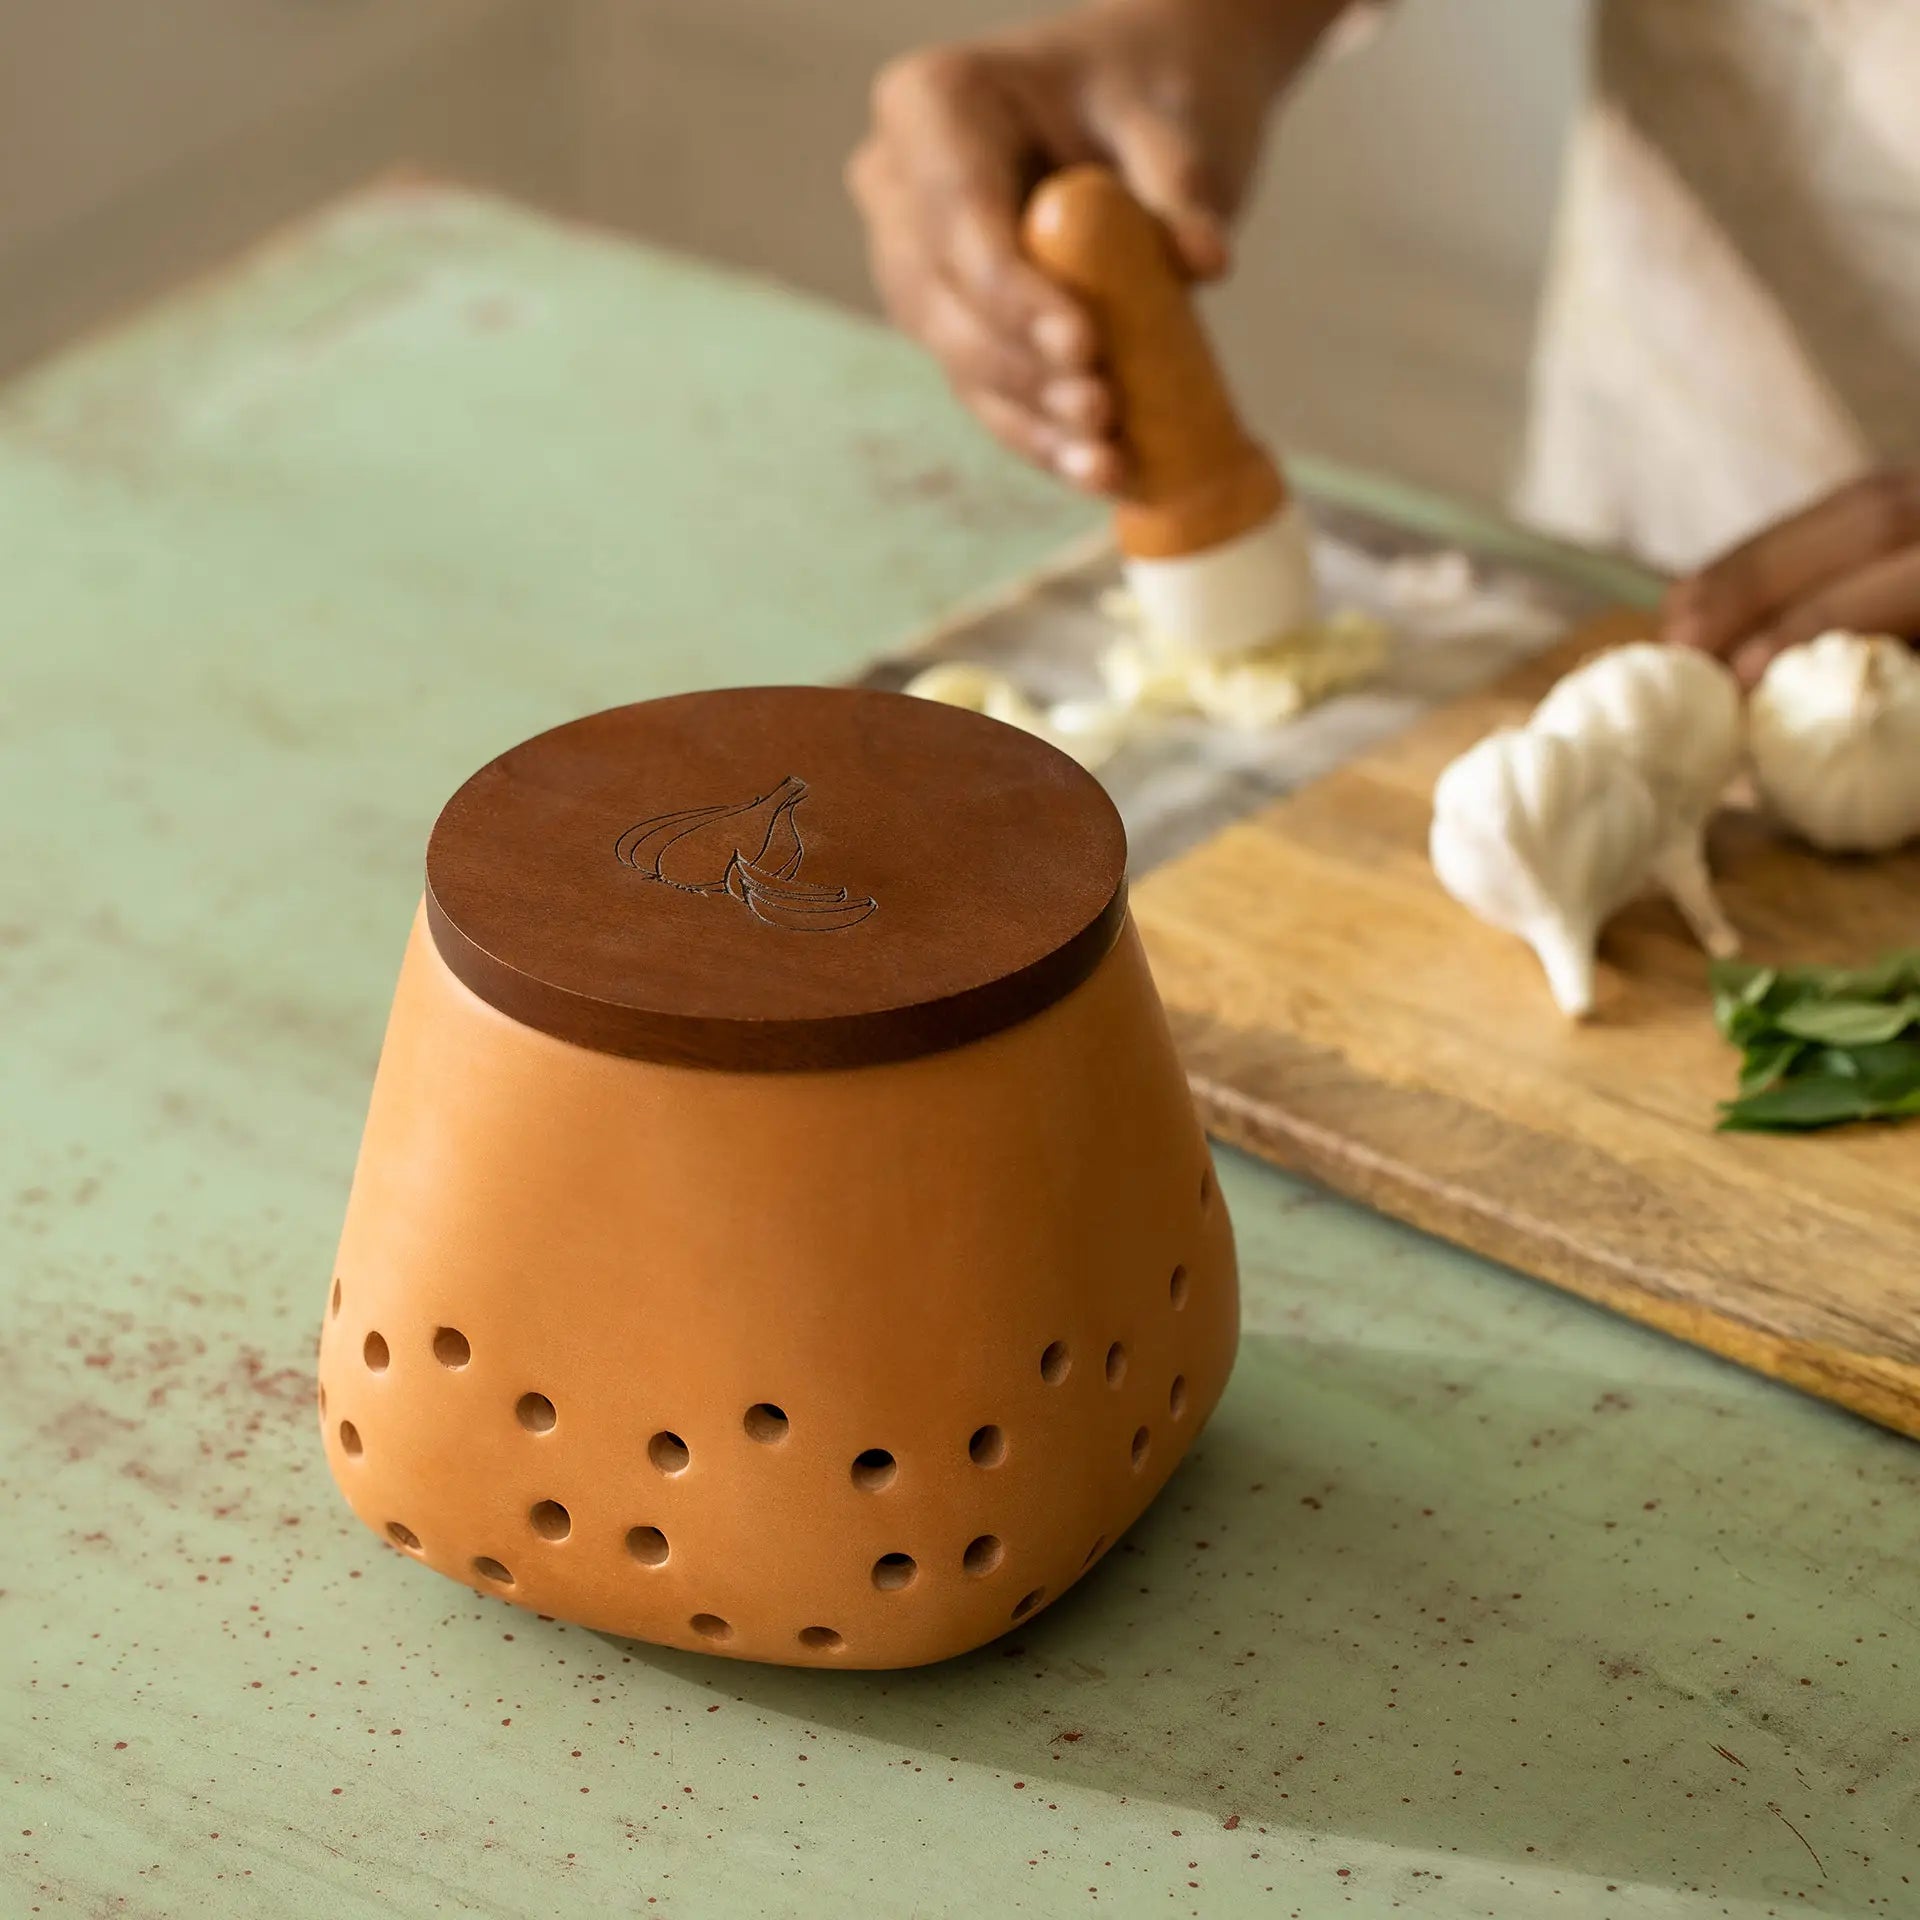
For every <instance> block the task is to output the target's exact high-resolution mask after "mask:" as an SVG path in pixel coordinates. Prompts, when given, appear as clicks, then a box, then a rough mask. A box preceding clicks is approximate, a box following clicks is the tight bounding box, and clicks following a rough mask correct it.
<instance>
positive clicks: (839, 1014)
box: [426, 688, 1127, 1072]
mask: <svg viewBox="0 0 1920 1920" xmlns="http://www.w3.org/2000/svg"><path fill="white" fill-rule="evenodd" d="M788 762H792V768H789V767H788ZM794 769H803V770H804V771H795V770H794ZM689 821H691V822H693V825H692V826H689V825H687V824H686V823H687V822H689ZM769 823H772V824H771V826H769ZM763 836H764V837H763ZM663 848H664V849H665V851H664V852H662V849H663ZM729 848H730V849H731V853H730V854H729V853H728V849H729ZM756 862H758V864H756ZM1125 865H1126V836H1125V830H1124V828H1123V827H1122V826H1121V824H1120V820H1119V816H1118V813H1117V811H1116V810H1115V809H1114V807H1113V804H1112V802H1111V800H1110V799H1109V798H1108V797H1107V795H1106V793H1105V791H1104V789H1102V788H1101V787H1100V785H1099V783H1098V782H1097V781H1095V780H1094V779H1093V777H1092V776H1091V775H1090V774H1088V773H1086V772H1085V770H1084V769H1082V768H1080V767H1079V766H1077V765H1076V764H1075V763H1074V762H1073V761H1071V760H1070V759H1068V758H1067V757H1066V756H1065V755H1063V754H1060V753H1058V752H1057V750H1055V749H1054V748H1052V747H1050V746H1048V745H1047V744H1046V743H1045V742H1042V741H1039V740H1036V739H1034V738H1033V737H1032V736H1030V735H1026V734H1022V733H1019V732H1017V731H1016V730H1015V729H1012V728H1008V727H1004V726H1002V725H1000V724H999V723H998V722H995V721H989V720H985V719H983V718H982V717H981V716H979V715H976V714H968V713H963V712H961V711H960V710H958V709H954V708H947V707H939V706H936V705H934V704H933V703H931V702H927V701H921V700H913V699H910V698H908V697H907V696H904V695H899V694H884V693H878V692H874V691H872V690H867V689H851V688H750V689H736V690H728V691H723V692H715V693H709V694H688V695H677V696H672V697H670V698H669V699H667V700H662V701H651V702H645V703H641V704H639V705H636V706H632V707H623V708H612V709H608V710H607V711H605V712H603V713H600V714H593V715H588V716H586V717H585V718H584V719H582V720H579V721H573V722H569V723H567V724H565V725H563V726H561V727H556V728H553V729H550V730H549V731H548V732H547V733H544V734H540V735H536V736H534V738H533V739H531V740H528V741H526V742H523V743H522V744H521V745H520V746H518V747H515V748H512V749H510V750H509V751H508V752H507V753H505V754H502V755H500V756H499V757H498V758H497V759H495V760H494V761H491V762H489V763H488V765H487V766H486V767H483V768H481V769H480V770H479V772H477V773H476V774H475V775H474V776H473V777H472V778H471V779H469V780H468V781H467V782H466V783H465V784H464V785H463V786H462V787H461V788H460V790H459V792H458V793H456V794H455V795H454V796H453V798H452V799H451V800H450V801H449V802H448V804H447V807H446V808H445V809H443V811H442V814H441V816H440V819H439V821H438V822H437V823H436V825H435V828H434V832H433V835H432V838H431V841H430V843H429V850H428V860H427V869H428V871H427V886H426V913H427V922H428V926H429V929H430V931H431V933H432V936H433V939H434V943H435V946H436V949H437V950H438V952H439V953H440V955H441V957H442V958H443V959H444V960H445V962H446V964H447V966H448V968H449V970H450V971H451V972H452V973H453V974H454V975H455V977H456V978H458V979H459V980H460V981H462V983H463V984H465V985H466V986H467V987H468V988H470V989H471V990H472V991H473V992H474V993H475V994H477V995H478V996H479V997H480V998H481V999H482V1000H484V1001H486V1002H487V1003H488V1004H490V1005H492V1006H494V1007H496V1008H497V1009H498V1010H499V1011H500V1012H502V1013H504V1014H505V1015H507V1016H508V1017H509V1018H511V1019H514V1020H516V1021H519V1022H520V1023H522V1024H524V1025H526V1026H530V1027H533V1028H536V1029H538V1030H540V1031H543V1032H547V1033H550V1034H553V1035H554V1036H555V1037H557V1038H559V1039H562V1040H566V1041H569V1042H572V1043H574V1044H576V1045H580V1046H585V1047H589V1048H592V1049H594V1050H596V1051H599V1052H604V1053H610V1054H616V1055H620V1056H623V1057H626V1058H632V1059H643V1060H653V1061H659V1062H662V1063H667V1064H674V1065H682V1066H690V1067H704V1068H713V1069H718V1070H724V1071H748V1072H791V1071H808V1070H816V1071H817V1070H833V1069H843V1068H848V1067H854V1066H862V1065H877V1064H881V1063H884V1062H887V1061H895V1060H902V1059H907V1058H911V1057H914V1056H916V1055H919V1054H924V1053H935V1052H939V1051H942V1050H945V1049H947V1048H951V1047H956V1046H961V1045H964V1044H966V1043H968V1042H970V1041H973V1040H978V1039H981V1038H984V1037H985V1036H986V1035H988V1034H991V1033H994V1032H996V1031H999V1030H1000V1029H1002V1028H1006V1027H1010V1026H1013V1025H1016V1024H1018V1023H1019V1022H1020V1021H1022V1020H1025V1019H1028V1018H1030V1017H1032V1016H1033V1015H1034V1014H1036V1013H1039V1012H1040V1011H1042V1010H1043V1009H1044V1008H1046V1007H1047V1006H1050V1005H1051V1004H1053V1002H1054V1001H1056V1000H1058V999H1060V998H1062V997H1064V996H1065V995H1066V994H1068V993H1070V992H1071V991H1072V990H1073V989H1074V988H1075V987H1076V986H1078V985H1079V984H1080V983H1081V982H1082V981H1084V980H1085V979H1086V978H1087V977H1088V976H1089V975H1090V974H1091V973H1092V972H1093V971H1094V969H1095V968H1096V967H1097V966H1098V965H1099V964H1100V962H1101V961H1102V960H1103V959H1104V958H1105V957H1106V955H1107V953H1108V952H1109V951H1110V950H1111V949H1112V947H1113V945H1114V943H1115V941H1116V940H1117V939H1118V938H1119V935H1120V932H1121V929H1122V927H1123V926H1124V924H1125V921H1126V914H1127V897H1126V884H1125ZM709 867H710V868H711V869H712V871H711V872H708V871H707V868H709ZM815 874H818V875H819V878H818V879H817V880H816V879H815V878H813V876H814V875H815ZM816 929H820V930H816Z"/></svg>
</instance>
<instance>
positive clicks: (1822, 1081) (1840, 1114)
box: [1720, 1073, 1874, 1133]
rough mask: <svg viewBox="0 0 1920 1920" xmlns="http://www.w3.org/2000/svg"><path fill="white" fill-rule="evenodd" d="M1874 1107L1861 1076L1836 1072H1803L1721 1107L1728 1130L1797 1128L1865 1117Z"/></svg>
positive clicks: (1721, 1114)
mask: <svg viewBox="0 0 1920 1920" xmlns="http://www.w3.org/2000/svg"><path fill="white" fill-rule="evenodd" d="M1873 1108H1874V1103H1873V1101H1872V1100H1871V1099H1870V1098H1869V1097H1868V1095H1867V1092H1866V1090H1865V1088H1863V1087H1862V1086H1861V1084H1860V1082H1859V1081H1858V1080H1853V1079H1848V1078H1845V1077H1843V1076H1841V1075H1840V1074H1835V1073H1803V1074H1800V1075H1799V1076H1798V1077H1797V1078H1795V1079H1792V1080H1783V1081H1782V1082H1781V1083H1780V1084H1779V1085H1778V1086H1777V1087H1769V1088H1768V1089H1767V1090H1766V1092H1764V1093H1750V1094H1744V1095H1742V1096H1741V1098H1740V1099H1738V1100H1729V1101H1728V1102H1727V1103H1726V1105H1725V1106H1723V1107H1722V1108H1721V1109H1720V1125H1721V1128H1722V1130H1723V1131H1725V1132H1728V1133H1741V1132H1747V1133H1753V1132H1765V1131H1771V1130H1775V1129H1777V1130H1780V1131H1782V1132H1797V1131H1800V1130H1803V1129H1805V1128H1809V1127H1834V1126H1839V1125H1840V1124H1841V1123H1842V1122H1843V1121H1847V1120H1865V1119H1867V1118H1868V1117H1869V1115H1870V1114H1871V1113H1872V1112H1873Z"/></svg>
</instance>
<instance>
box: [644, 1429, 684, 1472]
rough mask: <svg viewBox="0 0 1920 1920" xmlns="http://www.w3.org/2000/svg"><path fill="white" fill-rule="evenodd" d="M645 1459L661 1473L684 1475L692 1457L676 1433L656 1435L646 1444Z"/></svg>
mask: <svg viewBox="0 0 1920 1920" xmlns="http://www.w3.org/2000/svg"><path fill="white" fill-rule="evenodd" d="M647 1458H648V1459H649V1460H651V1461H652V1462H653V1464H654V1465H655V1466H656V1467H658V1468H659V1469H660V1471H661V1472H662V1473H685V1472H686V1470H687V1467H688V1464H689V1463H690V1462H691V1461H692V1459H693V1455H692V1454H691V1453H689V1452H688V1451H687V1443H686V1442H685V1441H684V1440H682V1439H681V1438H680V1436H679V1435H678V1434H677V1433H656V1434H655V1435H654V1436H653V1438H652V1439H651V1440H649V1441H648V1442H647Z"/></svg>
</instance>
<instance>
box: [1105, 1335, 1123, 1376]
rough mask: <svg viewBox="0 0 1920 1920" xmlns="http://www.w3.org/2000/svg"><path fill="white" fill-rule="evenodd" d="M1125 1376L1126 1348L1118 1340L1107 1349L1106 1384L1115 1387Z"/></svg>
mask: <svg viewBox="0 0 1920 1920" xmlns="http://www.w3.org/2000/svg"><path fill="white" fill-rule="evenodd" d="M1126 1377H1127V1350H1126V1348H1125V1347H1123V1346H1122V1345H1121V1344H1120V1342H1119V1341H1118V1340H1116V1341H1115V1342H1114V1343H1113V1345H1112V1346H1110V1347H1109V1348H1108V1349H1107V1385H1108V1386H1110V1387H1117V1386H1118V1385H1119V1384H1120V1382H1121V1381H1122V1380H1124V1379H1125V1378H1126Z"/></svg>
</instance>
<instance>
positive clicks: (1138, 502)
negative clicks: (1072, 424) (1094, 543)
mask: <svg viewBox="0 0 1920 1920" xmlns="http://www.w3.org/2000/svg"><path fill="white" fill-rule="evenodd" d="M1022 242H1023V244H1024V246H1025V248H1026V251H1027V254H1028V257H1029V258H1030V259H1032V261H1033V262H1034V264H1035V265H1036V266H1038V267H1039V268H1040V269H1041V271H1042V272H1043V273H1045V274H1046V275H1047V276H1048V278H1049V279H1052V280H1054V281H1056V282H1058V283H1059V285H1061V286H1063V287H1065V288H1067V289H1068V290H1069V291H1070V292H1072V293H1074V294H1077V295H1078V296H1079V297H1080V299H1081V300H1082V301H1083V302H1085V304H1086V305H1087V307H1088V308H1089V309H1090V310H1091V311H1092V314H1093V318H1094V322H1095V325H1096V326H1097V328H1098V329H1099V333H1100V338H1101V344H1102V348H1103V353H1104V358H1105V363H1106V371H1107V374H1108V376H1109V378H1110V379H1111V380H1112V382H1113V385H1114V388H1115V390H1116V396H1117V398H1118V401H1119V405H1120V429H1121V436H1122V446H1123V449H1124V451H1125V453H1126V455H1127V459H1128V468H1127V476H1126V480H1125V482H1124V485H1123V489H1122V493H1121V497H1120V500H1119V502H1118V504H1117V505H1116V507H1115V510H1114V531H1115V534H1116V536H1117V538H1118V540H1119V544H1120V548H1121V551H1122V552H1123V553H1125V554H1127V555H1129V556H1130V557H1133V558H1137V559H1146V560H1166V559H1178V558H1183V557H1185V556H1188V555H1192V554H1198V553H1203V552H1205V551H1206V550H1207V549H1208V548H1211V547H1217V546H1220V545H1222V544H1223V543H1225V542H1226V541H1229V540H1233V539H1235V538H1237V537H1238V536H1240V535H1242V534H1245V533H1248V532H1250V531H1252V530H1253V529H1255V528H1257V527H1260V526H1263V525H1265V524H1266V523H1267V522H1268V521H1270V520H1272V519H1273V518H1274V516H1275V515H1276V514H1278V513H1279V512H1280V510H1281V509H1282V508H1283V507H1284V506H1285V505H1286V503H1287V489H1286V483H1285V482H1284V481H1283V480H1282V479H1281V477H1280V470H1279V468H1278V467H1277V466H1275V464H1274V462H1273V459H1272V457H1271V456H1270V455H1269V454H1268V453H1267V452H1266V450H1265V449H1264V448H1263V447H1261V446H1260V445H1259V443H1258V442H1256V441H1255V440H1254V439H1253V437H1252V436H1251V435H1250V434H1249V433H1248V432H1247V430H1246V428H1245V427H1244V426H1242V425H1241V423H1240V419H1239V416H1238V415H1237V414H1236V413H1235V412H1234V408H1233V402H1232V400H1231V399H1230V398H1229V397H1228V394H1227V389H1226V383H1225V381H1224V380H1223V379H1222V378H1221V374H1220V367H1219V363H1218V362H1217V361H1216V360H1215V358H1214V355H1213V348H1212V346H1211V345H1210V344H1209V343H1208V340H1207V336H1206V333H1205V331H1204V329H1203V328H1202V327H1201V324H1200V316H1199V314H1198V313H1197V312H1196V311H1195V310H1194V304H1193V297H1192V293H1191V290H1190V288H1189V286H1188V283H1187V278H1186V275H1185V274H1184V273H1183V271H1182V270H1181V266H1180V262H1179V259H1178V257H1177V256H1176V254H1175V252H1174V248H1173V242H1172V240H1171V239H1170V238H1169V236H1168V234H1167V232H1166V229H1165V228H1164V227H1162V225H1161V224H1160V222H1159V221H1158V220H1156V219H1155V218H1154V216H1153V215H1152V214H1151V213H1149V212H1148V211H1147V210H1146V208H1145V207H1143V206H1142V205H1141V204H1140V202H1139V201H1138V200H1136V199H1135V198H1134V197H1133V195H1132V194H1131V193H1129V192H1128V191H1127V189H1126V188H1125V187H1124V186H1123V185H1122V184H1121V183H1120V181H1119V179H1118V178H1117V177H1116V176H1115V175H1114V174H1113V173H1112V172H1110V171H1109V170H1108V169H1107V168H1105V167H1099V166H1076V167H1068V168H1067V169H1065V170H1064V171H1063V172H1060V173H1056V174H1054V175H1052V176H1051V177H1050V178H1049V179H1047V180H1045V181H1044V182H1042V184H1041V185H1040V186H1039V188H1038V189H1037V190H1036V191H1035V192H1034V195H1033V197H1032V199H1031V200H1029V201H1028V203H1027V209H1026V215H1025V218H1024V220H1023V222H1022Z"/></svg>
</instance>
